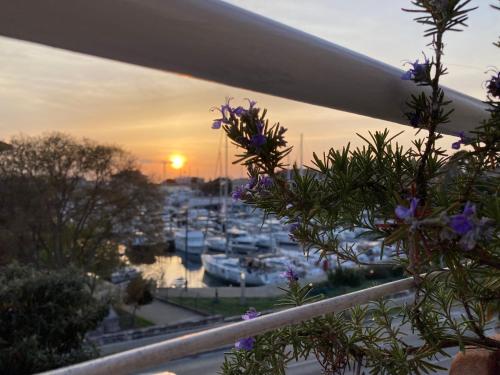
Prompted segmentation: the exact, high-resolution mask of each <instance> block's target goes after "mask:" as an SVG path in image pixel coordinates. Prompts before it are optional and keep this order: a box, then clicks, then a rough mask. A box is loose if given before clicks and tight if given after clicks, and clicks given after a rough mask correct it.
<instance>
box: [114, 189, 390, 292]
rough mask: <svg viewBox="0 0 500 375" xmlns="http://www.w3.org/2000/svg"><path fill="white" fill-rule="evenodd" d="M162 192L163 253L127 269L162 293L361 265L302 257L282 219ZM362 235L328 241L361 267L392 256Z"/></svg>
mask: <svg viewBox="0 0 500 375" xmlns="http://www.w3.org/2000/svg"><path fill="white" fill-rule="evenodd" d="M164 189H165V191H166V192H167V193H168V194H166V198H165V206H164V210H163V213H162V219H163V222H164V233H163V234H162V236H159V237H161V238H163V239H164V242H165V243H164V244H161V245H160V246H156V248H157V249H158V248H159V249H161V251H159V252H158V251H156V253H155V254H154V255H152V256H151V255H150V256H148V257H147V258H148V259H149V261H148V262H139V263H137V264H134V262H130V263H132V264H130V267H128V268H125V270H126V272H128V273H130V272H131V269H134V267H135V269H137V271H138V272H140V273H141V274H142V275H143V276H144V277H146V278H149V279H153V280H154V281H155V282H156V285H157V286H158V287H160V288H184V289H186V288H190V287H191V288H204V287H220V286H231V285H234V286H237V285H240V284H244V285H246V286H264V285H271V284H272V285H279V284H281V283H284V278H283V276H282V275H283V273H284V272H286V270H287V269H288V268H289V267H292V268H293V269H294V270H295V271H296V273H297V274H298V275H299V276H300V277H301V278H302V279H306V280H310V281H319V280H325V279H326V276H327V271H328V270H330V269H333V268H336V267H339V266H342V267H344V268H351V267H357V266H358V265H356V264H355V263H353V262H350V261H345V262H343V263H342V264H340V263H339V262H338V260H337V259H336V258H335V257H334V256H328V257H326V258H320V255H319V252H318V251H317V250H316V249H311V251H310V252H309V254H308V256H306V255H305V254H304V251H303V249H302V248H301V246H300V245H299V244H298V243H296V242H295V240H294V238H293V235H291V233H290V225H289V224H287V223H286V220H278V219H276V218H273V217H264V215H263V213H262V212H260V211H259V210H256V209H253V208H251V207H249V206H246V205H243V204H241V203H240V202H237V201H233V200H232V199H229V198H226V199H224V198H223V197H220V196H219V197H206V196H200V193H199V192H197V191H196V190H194V189H191V188H189V187H187V186H165V187H164ZM363 232H364V231H363V230H361V229H359V228H354V229H349V230H347V229H345V230H339V231H337V232H335V233H331V234H328V235H333V236H336V237H337V238H338V239H339V241H340V242H341V243H343V244H344V245H347V246H350V247H352V249H353V251H354V252H355V253H357V254H358V258H359V259H360V260H361V261H362V262H363V263H365V264H371V263H376V262H380V261H384V260H387V259H388V258H390V256H391V252H392V250H393V249H391V248H390V247H386V248H385V249H384V252H383V255H382V249H381V245H382V244H381V242H380V241H372V240H367V239H362V238H361V237H360V236H361V235H362V234H363ZM325 235H327V234H325ZM135 245H137V244H135ZM133 249H134V250H133V251H134V253H135V254H136V255H137V254H143V253H147V252H148V251H149V250H148V247H147V246H134V247H133ZM138 258H139V259H142V258H143V256H142V255H141V256H139V257H138ZM130 259H132V258H130V257H129V260H130ZM131 267H132V268H131ZM124 272H125V271H124ZM126 272H125V273H126ZM115 278H117V279H119V277H118V276H117V277H115Z"/></svg>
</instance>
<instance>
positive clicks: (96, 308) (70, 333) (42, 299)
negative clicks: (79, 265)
mask: <svg viewBox="0 0 500 375" xmlns="http://www.w3.org/2000/svg"><path fill="white" fill-rule="evenodd" d="M79 274H80V273H78V272H74V271H73V270H71V269H68V270H65V271H57V272H56V271H40V270H36V269H34V268H32V267H28V266H19V265H17V264H13V265H9V266H6V267H3V268H1V269H0V373H1V374H4V375H9V374H26V373H33V372H39V371H44V370H49V369H53V368H56V367H60V366H66V365H69V364H72V363H76V362H80V361H84V360H87V359H90V358H92V357H94V356H95V355H96V354H97V351H96V349H95V348H93V347H92V346H91V345H89V344H88V343H87V342H86V341H85V333H86V332H88V331H90V330H92V329H95V328H96V327H97V325H98V324H99V322H100V321H101V320H102V319H103V318H104V317H105V315H106V313H107V307H106V306H105V305H104V304H102V303H100V302H98V301H96V300H95V299H94V298H93V297H92V296H91V294H90V292H89V290H88V287H87V284H86V282H85V279H84V278H83V277H82V276H77V275H79Z"/></svg>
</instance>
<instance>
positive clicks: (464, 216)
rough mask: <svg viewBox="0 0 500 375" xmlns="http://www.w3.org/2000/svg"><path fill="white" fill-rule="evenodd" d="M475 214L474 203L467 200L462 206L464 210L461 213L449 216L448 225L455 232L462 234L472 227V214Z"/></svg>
mask: <svg viewBox="0 0 500 375" xmlns="http://www.w3.org/2000/svg"><path fill="white" fill-rule="evenodd" d="M475 214H476V205H475V204H474V203H471V202H467V203H466V204H465V207H464V211H463V212H462V213H461V214H458V215H454V216H451V217H450V223H449V226H450V228H451V229H453V230H454V231H455V232H456V233H458V234H459V235H461V236H463V235H465V234H467V233H468V232H470V231H471V230H472V229H474V221H473V220H472V219H473V216H474V215H475Z"/></svg>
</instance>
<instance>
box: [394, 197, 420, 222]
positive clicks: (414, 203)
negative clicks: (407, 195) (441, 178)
mask: <svg viewBox="0 0 500 375" xmlns="http://www.w3.org/2000/svg"><path fill="white" fill-rule="evenodd" d="M418 202H419V199H418V198H412V199H410V207H409V208H407V207H405V206H401V205H398V206H397V207H396V210H395V213H396V216H397V217H398V218H399V219H401V220H407V219H411V218H413V217H415V213H416V211H417V207H418Z"/></svg>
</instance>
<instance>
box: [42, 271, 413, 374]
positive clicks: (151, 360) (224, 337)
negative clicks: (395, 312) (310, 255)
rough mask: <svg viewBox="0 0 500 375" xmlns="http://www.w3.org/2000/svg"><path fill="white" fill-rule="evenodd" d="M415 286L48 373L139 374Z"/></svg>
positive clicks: (348, 297)
mask: <svg viewBox="0 0 500 375" xmlns="http://www.w3.org/2000/svg"><path fill="white" fill-rule="evenodd" d="M413 286H414V282H413V279H412V278H407V279H403V280H398V281H393V282H390V283H387V284H383V285H378V286H375V287H372V288H368V289H364V290H360V291H357V292H353V293H349V294H344V295H342V296H338V297H334V298H330V299H326V300H322V301H318V302H315V303H311V304H308V305H304V306H299V307H295V308H291V309H288V310H284V311H279V312H276V313H272V314H268V315H264V316H261V317H258V318H256V319H252V320H246V321H241V322H237V323H232V324H228V325H225V326H223V327H218V328H214V329H209V330H206V331H202V332H197V333H193V334H189V335H185V336H181V337H177V338H174V339H171V340H166V341H163V342H160V343H156V344H152V345H147V346H144V347H141V348H136V349H132V350H128V351H125V352H122V353H118V354H113V355H110V356H107V357H103V358H99V359H95V360H92V361H88V362H83V363H80V364H77V365H73V366H69V367H65V368H61V369H58V370H54V371H50V372H47V373H46V374H57V375H60V374H71V375H100V374H102V375H110V374H113V375H116V374H130V373H136V372H137V371H138V370H141V369H145V368H150V367H153V366H156V365H159V364H162V363H164V362H167V361H171V360H173V359H178V358H182V357H186V356H189V355H194V354H198V353H202V352H206V351H210V350H213V349H217V348H220V347H223V346H225V345H230V344H233V343H234V342H235V341H237V340H238V339H241V338H244V337H249V336H255V335H258V334H262V333H264V332H268V331H272V330H274V329H277V328H281V327H284V326H288V325H291V324H296V323H300V322H302V321H305V320H308V319H312V318H314V317H317V316H321V315H323V314H327V313H333V312H340V311H343V310H346V309H348V308H350V307H353V306H355V305H360V304H365V303H368V302H369V301H373V300H376V299H378V298H381V297H384V296H387V295H390V294H394V293H399V292H403V291H405V290H407V289H410V288H412V287H413Z"/></svg>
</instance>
